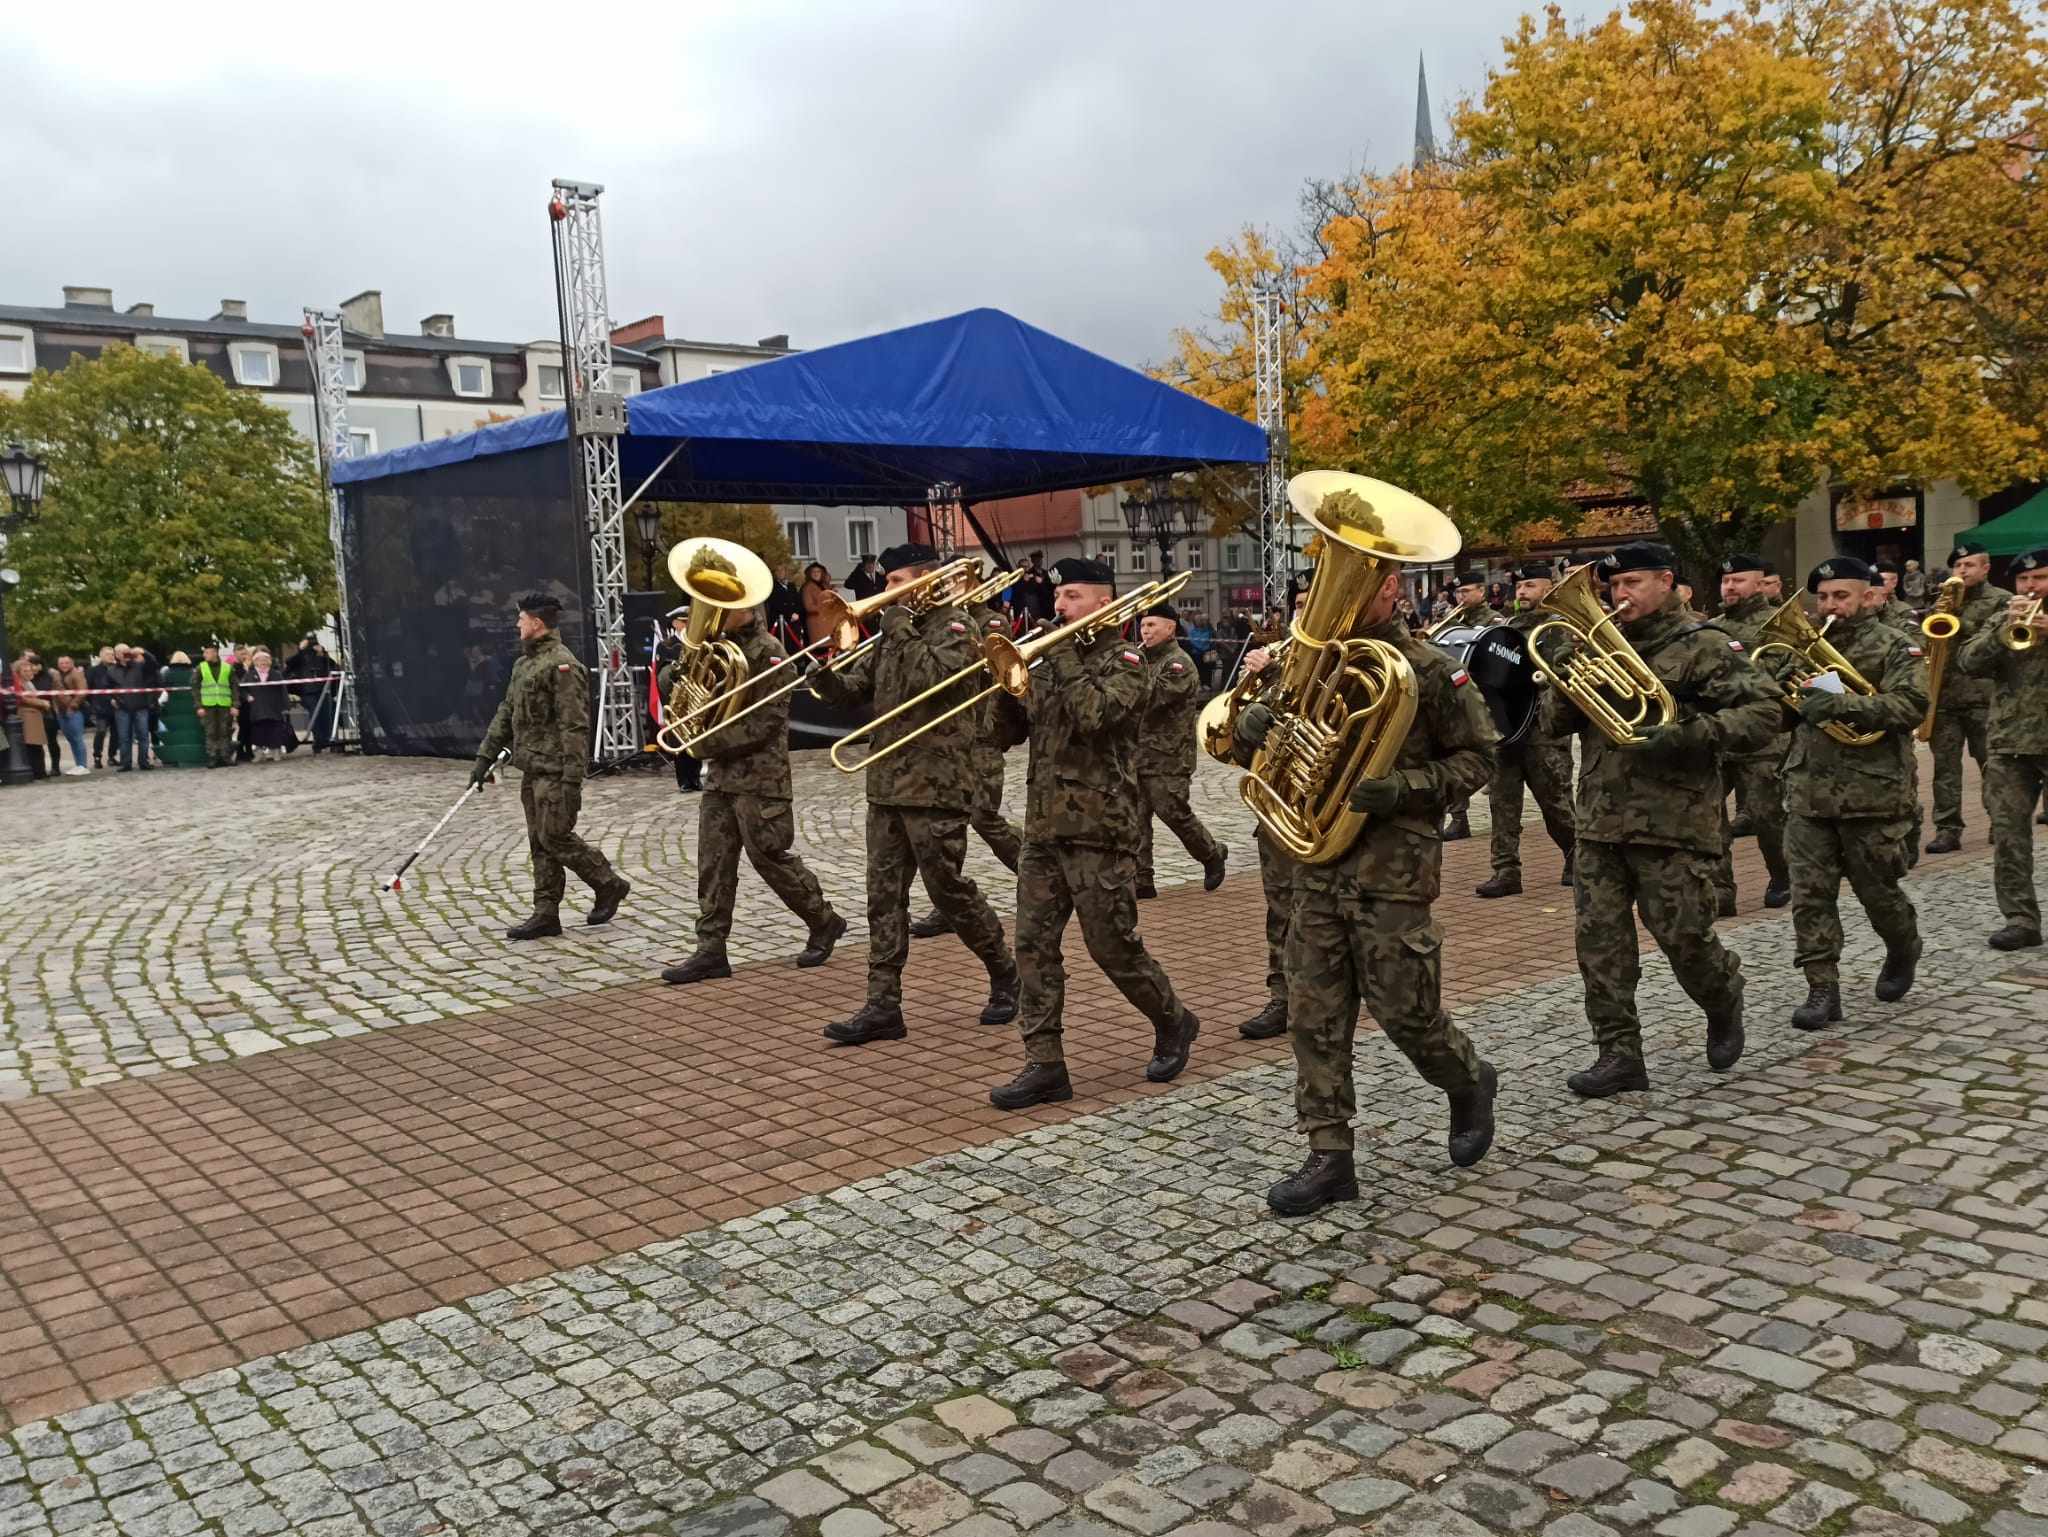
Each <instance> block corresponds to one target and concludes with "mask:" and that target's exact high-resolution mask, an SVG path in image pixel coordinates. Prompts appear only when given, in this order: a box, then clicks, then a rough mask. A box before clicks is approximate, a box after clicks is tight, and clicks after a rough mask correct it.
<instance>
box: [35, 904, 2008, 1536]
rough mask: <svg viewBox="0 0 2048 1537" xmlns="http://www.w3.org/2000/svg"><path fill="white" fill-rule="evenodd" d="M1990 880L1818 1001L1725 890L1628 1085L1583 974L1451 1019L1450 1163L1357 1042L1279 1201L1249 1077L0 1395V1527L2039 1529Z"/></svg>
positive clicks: (1273, 1117) (1370, 1045)
mask: <svg viewBox="0 0 2048 1537" xmlns="http://www.w3.org/2000/svg"><path fill="white" fill-rule="evenodd" d="M1987 887H1988V882H1987V881H1986V879H1985V871H1984V870H1983V869H1982V867H1981V865H1977V864H1971V865H1963V866H1950V867H1946V868H1945V869H1943V870H1942V871H1939V872H1936V873H1933V874H1924V875H1923V877H1922V878H1920V879H1919V880H1917V881H1916V882H1915V884H1914V888H1913V889H1914V892H1915V896H1916V900H1918V902H1919V905H1920V908H1921V912H1922V915H1923V921H1924V923H1925V926H1926V930H1927V934H1928V938H1929V939H1930V941H1931V943H1930V946H1929V954H1928V958H1927V964H1926V966H1925V967H1924V969H1923V982H1922V985H1921V987H1920V988H1919V989H1918V990H1917V991H1916V993H1915V994H1914V996H1913V997H1912V999H1910V1000H1909V1001H1908V1002H1907V1003H1905V1004H1902V1005H1898V1006H1895V1007H1891V1008H1884V1009H1876V1008H1872V1007H1870V1006H1869V1005H1867V1004H1864V1005H1862V1006H1860V1007H1859V1008H1858V1009H1857V1011H1856V1013H1857V1020H1856V1021H1855V1022H1854V1023H1853V1025H1852V1027H1850V1028H1844V1029H1840V1030H1838V1031H1835V1032H1831V1033H1827V1034H1823V1035H1820V1036H1817V1037H1815V1036H1801V1035H1798V1034H1797V1033H1795V1032H1793V1031H1791V1030H1789V1029H1786V1028H1784V1027H1783V1026H1782V1025H1781V1024H1780V1023H1779V1022H1780V1021H1782V1019H1783V1018H1784V1014H1785V1011H1786V1010H1787V1009H1789V1007H1790V1005H1791V1004H1792V1003H1793V1002H1795V1001H1796V999H1797V998H1798V996H1800V995H1801V994H1803V986H1801V985H1800V984H1799V981H1798V979H1797V978H1796V976H1794V975H1793V974H1792V973H1791V972H1790V970H1789V967H1788V966H1787V965H1786V956H1785V943H1786V933H1785V929H1784V926H1783V924H1782V922H1779V921H1767V922H1759V923H1751V924H1746V925H1742V926H1739V927H1737V928H1735V929H1734V930H1733V931H1732V932H1731V934H1730V938H1731V942H1732V943H1734V944H1735V945H1736V947H1737V948H1738V950H1739V951H1740V952H1741V953H1742V954H1743V956H1744V959H1745V963H1746V966H1747V969H1748V972H1749V976H1750V1003H1751V1031H1750V1037H1751V1049H1750V1054H1749V1056H1748V1057H1747V1058H1746V1059H1745V1061H1744V1062H1743V1063H1742V1065H1741V1066H1740V1067H1739V1068H1738V1069H1737V1070H1736V1071H1734V1072H1733V1073H1730V1074H1726V1075H1715V1074H1711V1073H1709V1072H1707V1071H1706V1069H1705V1068H1704V1065H1703V1063H1702V1062H1701V1061H1700V1060H1699V1042H1698V1036H1699V1029H1698V1023H1697V1018H1696V1015H1694V1014H1693V1013H1692V1011H1690V1010H1689V1009H1688V1008H1687V1007H1686V1006H1685V1005H1684V1003H1683V1001H1682V999H1681V997H1680V995H1679V993H1678V990H1677V989H1676V987H1675V985H1674V983H1673V982H1672V980H1671V978H1670V975H1669V972H1668V970H1667V969H1666V968H1665V967H1664V966H1663V965H1662V963H1661V961H1655V960H1653V961H1652V962H1651V963H1650V964H1649V966H1648V967H1647V969H1646V976H1645V984H1644V992H1645V1003H1646V1011H1645V1013H1646V1021H1647V1022H1648V1023H1649V1025H1650V1030H1649V1034H1650V1042H1649V1045H1650V1051H1651V1054H1652V1055H1651V1063H1652V1072H1653V1075H1654V1076H1655V1078H1656V1082H1657V1089H1656V1091H1655V1092H1653V1093H1651V1094H1647V1095H1631V1096H1626V1097H1625V1098H1624V1099H1623V1100H1619V1101H1610V1102H1606V1103H1603V1104H1595V1105H1582V1104H1578V1103H1575V1102H1572V1101H1571V1100H1570V1097H1569V1095H1568V1094H1566V1093H1565V1092H1564V1091H1563V1090H1562V1088H1561V1086H1560V1083H1559V1076H1560V1071H1561V1069H1562V1067H1563V1066H1564V1064H1565V1061H1566V1060H1567V1059H1569V1060H1579V1059H1582V1058H1583V1057H1584V1055H1585V1048H1584V1027H1583V1024H1582V1022H1580V1021H1579V1019H1578V1018H1577V1004H1578V989H1577V985H1576V982H1575V981H1574V980H1570V979H1564V980H1558V981H1554V982H1549V983H1545V984H1542V985H1539V986H1535V987H1530V988H1525V989H1520V990H1517V991H1513V992H1510V993H1505V994H1502V995H1500V996H1498V997H1496V998H1495V999H1493V1000H1492V1001H1491V1002H1489V1003H1486V1004H1483V1005H1479V1006H1476V1007H1473V1008H1470V1009H1467V1010H1465V1011H1464V1012H1463V1016H1462V1017H1463V1022H1464V1023H1465V1024H1466V1025H1467V1026H1468V1027H1469V1028H1470V1029H1471V1030H1472V1031H1473V1033H1474V1036H1475V1038H1476V1039H1477V1040H1478V1041H1480V1042H1481V1043H1482V1045H1483V1047H1484V1049H1486V1050H1487V1051H1488V1052H1489V1053H1490V1054H1492V1055H1494V1056H1495V1057H1496V1058H1497V1060H1500V1061H1501V1062H1502V1063H1503V1064H1504V1066H1505V1067H1506V1068H1507V1069H1508V1071H1507V1072H1505V1073H1504V1075H1503V1076H1504V1092H1503V1101H1502V1115H1503V1123H1502V1129H1501V1130H1502V1135H1501V1139H1500V1142H1499V1143H1498V1144H1497V1146H1496V1149H1495V1151H1494V1153H1493V1155H1492V1156H1491V1158H1490V1159H1489V1160H1488V1161H1487V1162H1486V1163H1485V1164H1484V1165H1482V1166H1481V1167H1480V1168H1478V1169H1475V1170H1471V1171H1450V1170H1447V1169H1446V1168H1445V1167H1444V1163H1443V1158H1442V1152H1441V1136H1442V1124H1441V1121H1442V1107H1441V1101H1440V1100H1439V1099H1437V1098H1435V1096H1433V1095H1432V1094H1430V1093H1429V1091H1427V1090H1426V1089H1424V1088H1423V1087H1422V1086H1421V1085H1419V1084H1417V1083H1416V1082H1415V1081H1414V1080H1413V1079H1412V1077H1411V1076H1410V1075H1409V1074H1408V1071H1407V1069H1406V1067H1405V1064H1402V1063H1401V1062H1400V1061H1399V1060H1398V1058H1397V1057H1396V1055H1395V1054H1394V1053H1393V1052H1392V1051H1391V1050H1390V1049H1388V1048H1387V1047H1386V1046H1385V1045H1384V1043H1382V1042H1379V1041H1377V1040H1375V1039H1373V1038H1371V1037H1366V1038H1364V1039H1362V1041H1361V1054H1362V1059H1363V1060H1362V1062H1361V1067H1362V1070H1363V1071H1362V1073H1361V1082H1360V1094H1359V1099H1360V1103H1361V1104H1363V1105H1365V1106H1367V1107H1369V1108H1368V1110H1367V1112H1366V1114H1365V1116H1364V1117H1363V1118H1362V1120H1363V1121H1364V1122H1365V1123H1366V1124H1365V1125H1364V1126H1363V1127H1362V1130H1364V1131H1365V1132H1366V1133H1367V1135H1366V1137H1365V1139H1364V1142H1363V1144H1362V1152H1361V1156H1362V1158H1363V1159H1364V1161H1365V1163H1366V1165H1367V1167H1368V1168H1369V1170H1370V1171H1371V1173H1372V1175H1373V1178H1372V1180H1371V1183H1370V1187H1369V1193H1368V1198H1367V1199H1366V1200H1364V1201H1361V1202H1358V1203H1354V1204H1349V1205H1346V1206H1342V1207H1338V1208H1333V1209H1332V1210H1331V1211H1330V1212H1328V1213H1326V1214H1324V1215H1323V1216H1321V1217H1318V1218H1316V1219H1313V1220H1311V1221H1308V1222H1304V1223H1294V1224H1283V1223H1280V1222H1278V1221H1276V1220H1274V1219H1272V1218H1270V1217H1269V1216H1268V1215H1267V1214H1266V1213H1265V1211H1264V1208H1263V1204H1262V1202H1261V1199H1260V1192H1261V1191H1262V1189H1263V1187H1264V1185H1265V1184H1266V1183H1267V1182H1268V1181H1270V1180H1271V1179H1272V1178H1274V1177H1275V1176H1276V1175H1278V1174H1279V1173H1281V1172H1283V1171H1284V1170H1285V1169H1287V1168H1289V1167H1291V1166H1292V1163H1293V1162H1294V1161H1295V1160H1296V1159H1298V1157H1299V1145H1298V1142H1297V1140H1296V1138H1295V1137H1294V1136H1293V1134H1292V1133H1291V1131H1290V1130H1289V1127H1288V1122H1289V1119H1290V1113H1289V1107H1288V1097H1287V1080H1288V1076H1289V1075H1288V1073H1287V1072H1286V1070H1285V1069H1283V1068H1281V1067H1279V1066H1266V1067H1256V1068H1251V1069H1248V1070H1245V1071H1242V1072H1240V1073H1237V1074H1234V1075H1231V1076H1230V1077H1227V1078H1223V1079H1219V1080H1213V1081H1210V1082H1207V1083H1202V1084H1195V1085H1190V1086H1187V1087H1183V1088H1177V1089H1176V1090H1175V1091H1173V1092H1170V1093H1167V1094H1164V1095H1160V1096H1157V1097H1155V1098H1152V1099H1148V1100H1145V1101H1143V1102H1141V1103H1134V1104H1129V1105H1124V1106H1121V1107H1118V1108H1114V1109H1111V1110H1108V1111H1106V1112H1102V1113H1098V1114H1095V1115H1090V1116H1086V1117H1082V1118H1079V1119H1075V1120H1072V1121H1069V1122H1066V1123H1064V1124H1060V1125H1055V1126H1049V1127H1045V1128H1042V1129H1040V1130H1037V1131H1033V1132H1031V1133H1028V1134H1026V1135H1024V1136H1022V1137H1018V1138H1013V1139H1008V1140H1005V1141H1001V1142H996V1143H991V1144H989V1145H986V1146H983V1147H979V1148H974V1149H971V1150H967V1151H963V1152H959V1153H954V1154H951V1155H948V1156H945V1157H941V1158H937V1159H933V1160H929V1161H926V1162H924V1163H921V1164H918V1165H916V1166H914V1167H911V1168H908V1169H903V1170H898V1171H895V1172H892V1173H890V1174H887V1175H884V1176H879V1177H876V1178H873V1179H868V1180H864V1181H861V1182H859V1183H856V1184H853V1185H850V1186H845V1187H842V1188H839V1189H836V1190H832V1191H827V1192H823V1193H820V1194H818V1195H815V1196H812V1197H808V1198H805V1199H802V1200H797V1201H792V1202H790V1203H788V1204H786V1205H783V1206H779V1207H775V1208H772V1209H769V1210H766V1211H762V1212H759V1213H756V1214H754V1215H752V1216H748V1217H743V1218H739V1219H736V1220H734V1221H731V1222H728V1223H726V1224H724V1225H722V1226H720V1227H718V1228H716V1229H713V1230H710V1231H707V1232H703V1233H699V1234H695V1235H692V1236H691V1237H688V1238H685V1239H682V1240H679V1241H675V1242H667V1243H657V1244H653V1245H649V1246H646V1247H644V1248H642V1249H640V1250H638V1251H637V1252H635V1253H632V1254H627V1255H623V1256H620V1257H618V1258H615V1259H611V1260H607V1261H604V1262H601V1263H598V1264H594V1265H590V1266H586V1267H582V1268H578V1269H575V1270H571V1271H568V1272H565V1273H562V1274H558V1275H554V1276H549V1277H545V1278H541V1279H537V1280H535V1281H532V1282H529V1283H526V1284H522V1285H519V1286H514V1287H509V1288H505V1289H502V1290H499V1291H496V1292H493V1293H489V1294H487V1295H483V1296H480V1297H477V1298H474V1299H472V1300H471V1301H469V1302H467V1303H465V1304H462V1305H459V1306H450V1307H444V1308H437V1309H433V1310H430V1311H427V1312H424V1313H421V1314H419V1315H417V1316H415V1317H412V1318H409V1319H404V1320H399V1321H394V1322H391V1323H387V1324H384V1325H382V1326H380V1327H378V1328H375V1329H369V1330H363V1331H360V1332H358V1333H354V1334H350V1335H346V1336H343V1337H340V1338H337V1339H334V1340H331V1341H326V1342H322V1343H316V1344H312V1345H309V1346H306V1347H303V1348H301V1349H297V1350H293V1351H290V1352H287V1353H285V1354H283V1355H279V1356H271V1357H265V1358H262V1359H260V1360H256V1361H252V1362H249V1363H247V1364H244V1365H241V1366H238V1367H235V1368H230V1369H226V1370H222V1371H218V1372H214V1373H211V1374H209V1375H207V1376H204V1377H199V1378H196V1379H193V1380H189V1381H185V1382H182V1383H180V1384H178V1385H177V1386H175V1387H167V1388H162V1389H157V1390H152V1391H150V1392H146V1393H141V1394H137V1395H134V1396H131V1397H128V1398H126V1399H124V1400H121V1401H118V1402H108V1403H101V1404H95V1405H93V1406H90V1407H88V1408H83V1409H79V1410H76V1411H73V1412H70V1413H67V1414H64V1415H62V1416H60V1417H58V1418H56V1419H53V1420H39V1421H36V1422H33V1423H29V1424H25V1425H21V1426H18V1427H16V1428H15V1429H14V1430H13V1431H12V1432H11V1433H10V1434H9V1435H8V1436H7V1437H6V1438H5V1439H4V1440H0V1537H14V1534H21V1533H36V1534H41V1533H44V1532H64V1533H79V1532H86V1533H91V1534H93V1537H113V1534H117V1533H119V1534H135V1537H146V1534H155V1537H160V1534H178V1533H190V1532H207V1533H219V1534H224V1537H242V1534H250V1533H265V1532H291V1533H305V1534H310V1537H340V1534H343V1533H358V1532H364V1531H369V1532H375V1533H377V1534H379V1537H392V1534H401V1533H403V1534H408V1537H427V1534H431V1533H464V1534H468V1533H476V1534H486V1537H513V1534H525V1533H550V1534H572V1537H583V1534H591V1537H594V1534H599V1533H613V1532H619V1533H636V1532H637V1533H663V1534H672V1537H674V1534H680V1537H785V1534H787V1537H811V1534H813V1533H815V1534H818V1537H890V1534H895V1533H903V1534H908V1537H938V1534H943V1537H1009V1534H1012V1533H1021V1532H1024V1531H1027V1530H1028V1531H1031V1532H1033V1533H1036V1534H1046V1537H1124V1534H1132V1533H1135V1534H1139V1537H1157V1534H1180V1537H1234V1534H1236V1533H1247V1534H1251V1537H1320V1534H1324V1533H1336V1532H1344V1533H1355V1532H1373V1533H1377V1534H1386V1537H1397V1534H1404V1537H1439V1534H1449V1537H1475V1534H1479V1533H1487V1532H1509V1533H1513V1532H1534V1533H1541V1534H1542V1537H1598V1534H1601V1533H1632V1532H1654V1533H1657V1534H1659V1537H1783V1534H1786V1533H1795V1534H1800V1533H1804V1534H1821V1537H1833V1534H1840V1533H1845V1532H1846V1533H1855V1534H1859V1537H1919V1534H1929V1533H1939V1534H1965V1537H1975V1534H1988V1537H2037V1534H2041V1533H2044V1532H2048V1474H2044V1473H2043V1471H2042V1469H2043V1466H2044V1464H2048V1407H2044V1400H2043V1396H2042V1395H2043V1389H2044V1387H2048V1365H2044V1359H2048V1236H2044V1228H2048V962H2044V961H2043V959H2042V958H2041V957H2039V956H2036V955H2029V956H2023V957H2018V958H2011V957H1994V956H1992V955H1991V954H1990V952H1987V951H1985V950H1984V949H1983V948H1982V946H1981V935H1982V933H1983V932H1984V930H1985V929H1986V928H1987V927H1988V926H1989V923H1990V920H1991V914H1990V911H1989V908H1990V904H1989V893H1988V890H1987ZM1851 934H1852V939H1851V946H1850V952H1849V955H1848V956H1847V957H1846V963H1845V975H1847V976H1849V977H1852V978H1854V979H1856V981H1855V985H1856V987H1857V989H1858V991H1859V993H1860V991H1861V989H1862V988H1863V987H1865V986H1867V985H1868V979H1869V977H1870V976H1871V975H1872V973H1873V972H1874V970H1875V966H1876V962H1877V951H1878V946H1877V944H1876V942H1875V940H1874V939H1873V938H1872V936H1870V934H1869V933H1868V931H1867V929H1866V928H1864V926H1863V925H1862V924H1861V923H1860V922H1858V921H1852V924H1851Z"/></svg>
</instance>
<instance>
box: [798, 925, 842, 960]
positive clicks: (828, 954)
mask: <svg viewBox="0 0 2048 1537" xmlns="http://www.w3.org/2000/svg"><path fill="white" fill-rule="evenodd" d="M845 933H846V920H845V919H844V918H842V917H840V916H839V914H837V913H834V914H833V915H832V916H831V918H830V919H828V920H827V921H826V924H825V926H824V927H823V928H822V929H813V930H811V938H810V943H808V944H806V945H805V946H804V948H803V951H802V953H801V954H799V955H798V956H797V958H796V963H797V965H799V966H801V967H803V968H805V969H806V970H808V969H809V968H811V967H813V966H822V965H824V964H825V963H826V962H827V961H829V960H831V959H832V947H833V946H834V945H836V944H838V943H839V940H840V937H841V936H842V935H844V934H845Z"/></svg>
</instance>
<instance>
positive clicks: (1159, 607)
mask: <svg viewBox="0 0 2048 1537" xmlns="http://www.w3.org/2000/svg"><path fill="white" fill-rule="evenodd" d="M1144 617H1145V618H1147V619H1171V620H1172V621H1173V622H1174V623H1175V624H1179V623H1180V610H1178V609H1176V608H1175V607H1174V606H1173V605H1172V604H1171V603H1167V602H1165V601H1163V600H1162V601H1161V602H1158V603H1155V604H1153V605H1152V606H1151V607H1150V608H1148V609H1146V610H1145V614H1144Z"/></svg>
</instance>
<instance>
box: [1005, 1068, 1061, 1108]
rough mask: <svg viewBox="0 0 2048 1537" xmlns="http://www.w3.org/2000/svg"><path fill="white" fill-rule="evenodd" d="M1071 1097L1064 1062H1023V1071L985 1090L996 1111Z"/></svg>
mask: <svg viewBox="0 0 2048 1537" xmlns="http://www.w3.org/2000/svg"><path fill="white" fill-rule="evenodd" d="M1073 1097H1074V1086H1073V1084H1072V1083H1070V1082H1069V1081H1068V1079H1067V1064H1066V1063H1064V1062H1027V1063H1025V1064H1024V1071H1023V1072H1021V1073H1019V1074H1018V1075H1017V1076H1016V1077H1015V1078H1012V1079H1011V1080H1010V1081H1009V1082H1008V1083H1005V1084H1001V1085H999V1086H998V1087H996V1088H993V1089H990V1090H989V1091H988V1102H989V1103H990V1104H991V1105H994V1106H995V1107H996V1109H998V1110H1022V1109H1024V1108H1025V1107H1026V1106H1028V1105H1057V1104H1060V1103H1061V1102H1063V1101H1065V1100H1069V1099H1072V1098H1073Z"/></svg>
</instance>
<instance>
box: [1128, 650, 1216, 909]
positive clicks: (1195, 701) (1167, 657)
mask: <svg viewBox="0 0 2048 1537" xmlns="http://www.w3.org/2000/svg"><path fill="white" fill-rule="evenodd" d="M1145 663H1146V665H1147V666H1148V667H1149V668H1150V669H1151V672H1152V697H1151V702H1150V704H1149V705H1148V706H1147V707H1146V710H1145V720H1144V723H1143V725H1141V726H1140V727H1139V731H1138V799H1139V828H1140V832H1139V835H1138V884H1139V885H1140V886H1150V885H1151V884H1152V819H1153V818H1154V817H1157V818H1158V819H1159V820H1160V821H1162V822H1164V823H1165V824H1166V829H1167V831H1168V832H1170V833H1172V834H1173V835H1174V836H1175V837H1176V838H1178V839H1180V842H1181V847H1182V848H1184V849H1186V850H1187V851H1188V853H1189V854H1190V855H1192V856H1193V857H1194V860H1195V863H1197V864H1200V865H1212V864H1215V863H1216V862H1217V861H1218V860H1220V859H1222V858H1223V846H1222V845H1221V844H1219V843H1218V842H1217V841H1216V840H1215V839H1214V838H1213V837H1211V836H1210V834H1209V829H1208V828H1206V827H1204V826H1203V825H1202V820H1201V818H1200V817H1198V816H1196V815H1195V808H1194V807H1193V806H1191V805H1189V804H1188V785H1189V783H1190V782H1191V781H1192V780H1193V778H1194V774H1195V716H1196V715H1197V714H1198V713H1199V712H1200V710H1201V708H1202V678H1201V674H1199V673H1198V672H1196V671H1195V664H1194V663H1193V662H1192V661H1190V660H1189V659H1188V653H1187V649H1186V648H1185V647H1184V646H1182V645H1181V643H1180V640H1179V639H1178V638H1177V637H1175V636H1169V637H1167V638H1166V639H1165V640H1163V641H1161V642H1160V643H1159V644H1158V645H1156V646H1149V647H1147V648H1145Z"/></svg>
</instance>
